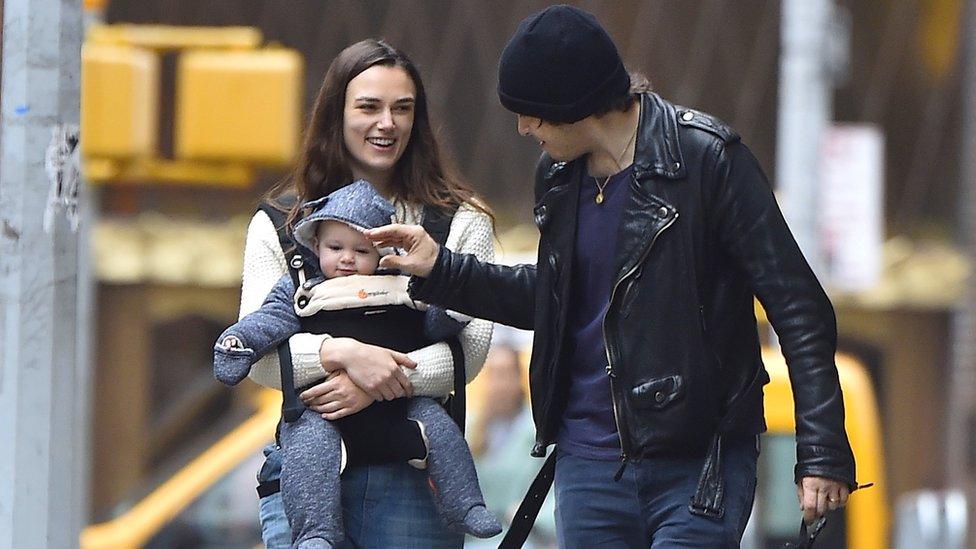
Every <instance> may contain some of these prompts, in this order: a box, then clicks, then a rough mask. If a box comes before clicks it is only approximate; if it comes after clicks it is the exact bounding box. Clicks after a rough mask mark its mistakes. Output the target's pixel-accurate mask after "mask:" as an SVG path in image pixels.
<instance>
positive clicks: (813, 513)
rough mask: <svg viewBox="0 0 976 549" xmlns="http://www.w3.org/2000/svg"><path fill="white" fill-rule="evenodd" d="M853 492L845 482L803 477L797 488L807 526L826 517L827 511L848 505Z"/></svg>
mask: <svg viewBox="0 0 976 549" xmlns="http://www.w3.org/2000/svg"><path fill="white" fill-rule="evenodd" d="M850 495H851V490H850V488H849V487H848V486H847V485H846V484H844V483H843V482H840V481H836V480H832V479H829V478H824V477H803V479H801V480H800V484H799V486H797V487H796V497H797V499H798V500H800V510H801V511H803V520H805V521H806V522H807V524H810V523H812V522H813V521H814V520H815V519H817V518H819V517H822V516H824V514H825V513H826V512H827V511H833V510H834V509H840V508H841V507H843V506H845V505H847V498H848V497H850Z"/></svg>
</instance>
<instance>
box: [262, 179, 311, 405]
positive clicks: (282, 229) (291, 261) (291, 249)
mask: <svg viewBox="0 0 976 549" xmlns="http://www.w3.org/2000/svg"><path fill="white" fill-rule="evenodd" d="M279 203H280V204H281V205H282V206H284V207H291V205H293V204H294V203H295V199H294V197H284V198H282V199H281V200H279ZM258 210H259V211H262V212H264V213H265V214H267V216H268V217H269V218H270V219H271V223H272V224H273V225H274V227H275V231H276V232H277V233H278V244H279V245H280V246H281V251H282V253H284V254H285V265H287V267H288V274H289V275H291V278H292V281H293V282H294V283H295V287H296V288H297V287H298V269H300V268H301V265H300V264H297V265H296V258H297V261H298V263H301V255H299V251H298V248H297V246H296V245H295V241H294V240H292V238H291V235H290V234H288V227H286V224H285V221H286V220H287V213H286V212H284V211H282V210H281V209H279V208H278V207H277V206H275V205H274V204H271V203H270V202H267V201H264V202H261V203H260V204H259V205H258ZM278 364H279V366H280V372H281V395H282V397H281V398H282V400H281V415H282V416H283V417H284V419H285V421H287V422H289V423H291V422H293V421H295V420H297V419H298V418H299V417H301V415H302V413H303V412H304V411H305V406H304V405H302V403H301V402H299V401H298V395H296V394H295V368H294V365H293V364H292V362H291V346H290V345H289V344H288V340H287V339H286V340H285V341H283V342H281V344H280V345H278Z"/></svg>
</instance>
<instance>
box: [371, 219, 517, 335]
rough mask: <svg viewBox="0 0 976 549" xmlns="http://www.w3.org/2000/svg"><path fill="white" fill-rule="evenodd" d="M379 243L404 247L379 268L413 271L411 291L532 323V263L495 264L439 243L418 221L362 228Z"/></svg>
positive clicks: (507, 320) (480, 314) (502, 319)
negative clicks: (413, 223)
mask: <svg viewBox="0 0 976 549" xmlns="http://www.w3.org/2000/svg"><path fill="white" fill-rule="evenodd" d="M366 236H367V237H369V238H370V239H371V240H373V241H374V242H375V243H376V244H377V245H378V246H383V247H396V248H400V249H403V250H406V252H407V253H406V255H388V256H386V257H384V258H383V259H382V260H380V265H381V266H382V267H384V268H389V269H399V270H400V271H401V272H404V273H407V274H410V275H412V278H411V280H410V288H409V289H410V296H411V297H413V298H414V299H418V300H420V301H423V302H425V303H432V304H437V305H441V306H443V307H447V308H448V309H452V310H455V311H458V312H461V313H464V314H466V315H470V316H473V317H475V318H483V319H486V320H492V321H494V322H498V323H501V324H507V325H509V326H515V327H516V328H524V329H532V327H533V320H534V317H535V314H534V313H535V265H516V266H514V267H509V266H506V265H496V264H494V263H485V262H482V261H479V260H478V259H477V258H476V257H475V256H473V255H470V254H459V253H454V252H452V251H450V250H448V249H447V248H445V247H443V246H439V245H438V244H437V243H436V242H435V241H434V239H433V238H431V237H430V235H428V234H427V232H426V231H424V229H423V227H420V226H419V225H386V226H384V227H379V228H376V229H371V230H369V231H367V232H366Z"/></svg>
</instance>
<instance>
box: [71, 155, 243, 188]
mask: <svg viewBox="0 0 976 549" xmlns="http://www.w3.org/2000/svg"><path fill="white" fill-rule="evenodd" d="M85 177H87V178H88V179H89V180H91V181H128V182H136V181H161V182H166V183H175V184H180V185H194V184H220V185H221V186H225V187H247V186H248V185H250V184H251V181H253V178H254V170H252V169H251V167H250V166H249V165H247V164H243V163H241V162H228V161H225V162H198V161H188V160H165V159H162V158H156V157H145V158H137V159H135V160H132V161H118V160H113V159H110V158H87V159H86V160H85Z"/></svg>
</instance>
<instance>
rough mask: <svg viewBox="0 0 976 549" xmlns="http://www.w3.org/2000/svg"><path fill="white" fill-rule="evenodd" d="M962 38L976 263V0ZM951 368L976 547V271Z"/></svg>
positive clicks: (966, 220)
mask: <svg viewBox="0 0 976 549" xmlns="http://www.w3.org/2000/svg"><path fill="white" fill-rule="evenodd" d="M960 30H961V32H962V34H963V36H962V44H963V49H962V52H961V54H962V56H961V62H960V64H959V66H960V67H962V90H963V100H962V112H963V126H962V143H961V145H960V147H959V150H960V153H961V154H960V184H959V195H960V196H959V198H960V200H959V204H960V207H959V239H958V241H959V244H960V246H961V249H962V250H963V252H964V254H965V255H966V257H967V259H968V260H969V265H970V266H976V67H974V63H976V1H974V0H968V1H967V2H966V3H965V7H964V8H963V19H962V23H961V24H960ZM951 330H952V331H951V335H952V349H951V351H950V353H951V355H950V372H949V385H948V393H949V403H948V407H949V409H948V417H949V425H948V429H947V431H948V432H947V436H946V453H945V458H946V462H945V463H946V470H947V472H948V477H949V478H948V480H949V484H950V485H951V486H953V487H955V488H958V489H960V490H962V491H963V493H965V494H966V495H967V499H968V502H969V513H968V515H969V520H968V524H969V527H968V529H969V533H968V535H967V539H969V542H968V545H967V546H968V547H970V548H976V536H973V532H974V525H976V512H974V511H976V432H974V431H976V402H974V400H976V275H974V274H973V273H970V275H969V280H968V282H967V283H966V287H965V290H964V296H963V299H962V301H961V302H960V303H959V305H958V307H957V308H956V310H955V311H954V312H953V317H952V324H951Z"/></svg>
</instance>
